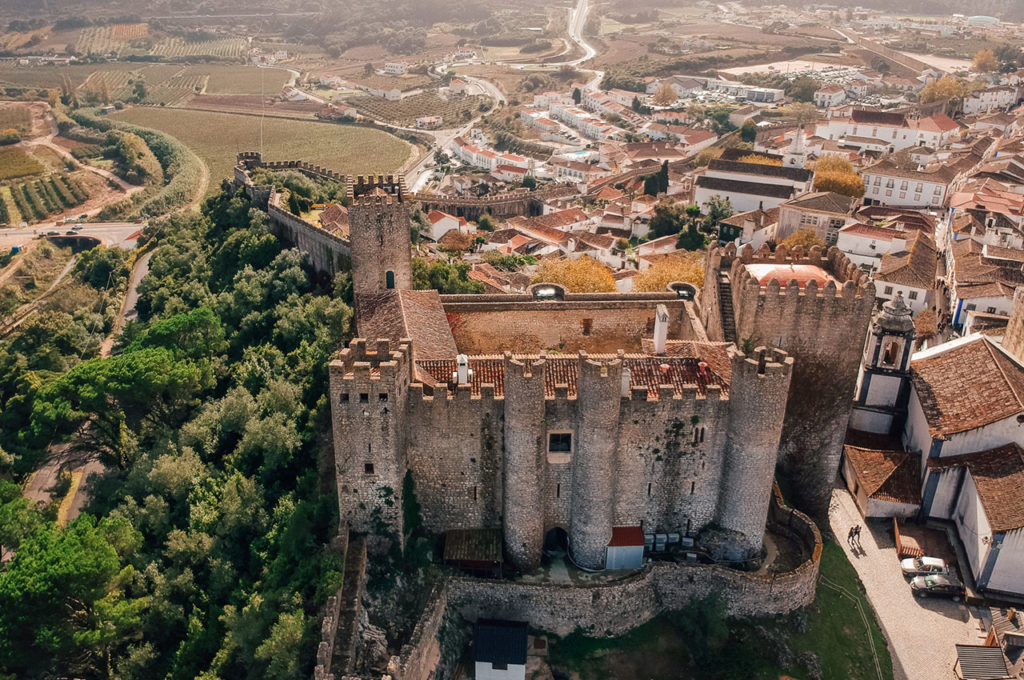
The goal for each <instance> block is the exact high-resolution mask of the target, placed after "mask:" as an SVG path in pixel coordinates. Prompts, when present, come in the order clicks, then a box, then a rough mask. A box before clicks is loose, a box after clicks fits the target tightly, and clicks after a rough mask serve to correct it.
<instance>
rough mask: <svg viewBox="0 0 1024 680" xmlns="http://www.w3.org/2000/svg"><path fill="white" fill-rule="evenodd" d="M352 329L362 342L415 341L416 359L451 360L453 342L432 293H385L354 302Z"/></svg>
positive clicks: (367, 296)
mask: <svg viewBox="0 0 1024 680" xmlns="http://www.w3.org/2000/svg"><path fill="white" fill-rule="evenodd" d="M356 310H357V315H356V319H357V320H356V326H357V329H358V331H359V335H360V336H361V337H364V338H374V339H377V338H388V339H391V340H400V339H402V338H415V340H416V344H415V347H414V351H415V357H416V358H417V359H433V358H442V357H454V356H455V355H456V354H458V350H457V349H456V347H455V338H454V337H453V336H452V330H451V327H450V326H449V325H448V320H447V317H446V316H445V312H444V307H442V306H441V296H440V295H439V294H438V292H437V291H436V290H387V291H384V292H382V293H377V294H374V295H362V296H359V297H358V298H357V299H356Z"/></svg>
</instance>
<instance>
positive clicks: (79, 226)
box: [71, 224, 82, 231]
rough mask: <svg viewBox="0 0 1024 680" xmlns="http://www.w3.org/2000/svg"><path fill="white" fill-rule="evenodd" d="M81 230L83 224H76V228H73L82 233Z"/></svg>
mask: <svg viewBox="0 0 1024 680" xmlns="http://www.w3.org/2000/svg"><path fill="white" fill-rule="evenodd" d="M81 228H82V225H81V224H76V225H75V226H73V227H71V229H72V230H74V231H80V230H81Z"/></svg>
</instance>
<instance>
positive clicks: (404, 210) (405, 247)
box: [348, 175, 412, 312]
mask: <svg viewBox="0 0 1024 680" xmlns="http://www.w3.org/2000/svg"><path fill="white" fill-rule="evenodd" d="M348 192H349V198H350V200H351V205H350V207H349V211H348V217H349V231H350V239H349V240H350V242H351V249H352V289H353V292H354V294H355V300H356V311H357V312H358V308H359V298H360V296H366V295H374V294H377V293H381V292H383V291H385V290H391V289H397V290H410V289H411V288H412V242H411V238H410V235H409V229H410V223H409V209H410V204H409V199H410V197H409V195H408V193H407V192H406V190H405V180H404V179H402V178H400V177H399V178H397V179H396V178H395V177H393V176H392V175H387V176H377V177H364V176H362V175H360V176H358V177H356V178H355V179H354V180H353V179H352V178H349V180H348Z"/></svg>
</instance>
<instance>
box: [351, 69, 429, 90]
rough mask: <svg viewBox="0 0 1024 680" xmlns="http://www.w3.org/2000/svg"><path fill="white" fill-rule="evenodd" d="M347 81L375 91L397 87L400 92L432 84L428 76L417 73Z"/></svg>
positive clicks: (353, 78) (353, 77)
mask: <svg viewBox="0 0 1024 680" xmlns="http://www.w3.org/2000/svg"><path fill="white" fill-rule="evenodd" d="M348 80H350V81H352V82H354V83H358V84H359V85H364V86H366V87H369V88H372V89H375V90H391V89H394V88H396V87H397V88H398V89H399V90H401V91H402V92H408V91H409V90H415V89H416V88H418V87H424V86H425V85H429V84H430V83H431V82H433V81H432V80H431V78H430V76H426V75H420V74H418V73H407V74H405V75H404V76H394V77H392V76H381V75H377V74H374V75H372V76H367V77H357V76H350V77H349V78H348Z"/></svg>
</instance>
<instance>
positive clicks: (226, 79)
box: [183, 65, 291, 96]
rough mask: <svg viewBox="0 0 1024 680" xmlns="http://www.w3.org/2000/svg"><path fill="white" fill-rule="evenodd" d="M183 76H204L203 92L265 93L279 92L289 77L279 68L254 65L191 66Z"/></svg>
mask: <svg viewBox="0 0 1024 680" xmlns="http://www.w3.org/2000/svg"><path fill="white" fill-rule="evenodd" d="M183 75H185V76H194V75H202V76H205V77H206V79H207V80H206V89H205V90H204V93H205V94H261V93H262V94H266V95H268V96H269V95H273V94H277V93H278V92H280V90H281V88H282V87H284V84H285V83H286V82H288V79H289V78H290V77H291V76H290V74H289V73H288V72H287V71H282V70H280V69H268V68H256V67H255V66H212V65H211V66H192V67H190V68H188V69H187V70H186V71H185V72H184V74H183Z"/></svg>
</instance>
